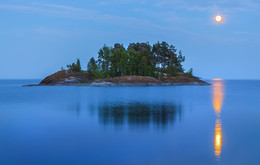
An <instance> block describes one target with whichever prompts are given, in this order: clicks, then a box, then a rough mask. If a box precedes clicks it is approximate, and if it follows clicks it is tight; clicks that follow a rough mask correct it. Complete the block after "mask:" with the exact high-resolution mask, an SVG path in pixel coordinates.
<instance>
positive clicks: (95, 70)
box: [87, 57, 101, 80]
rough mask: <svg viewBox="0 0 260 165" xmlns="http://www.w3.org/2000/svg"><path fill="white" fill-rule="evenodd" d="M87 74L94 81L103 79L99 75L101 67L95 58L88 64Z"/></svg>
mask: <svg viewBox="0 0 260 165" xmlns="http://www.w3.org/2000/svg"><path fill="white" fill-rule="evenodd" d="M87 73H88V74H89V75H90V77H91V79H93V80H94V79H97V78H100V77H101V75H100V73H99V67H98V65H97V62H96V60H95V59H94V58H93V57H92V58H91V59H90V61H89V62H88V66H87Z"/></svg>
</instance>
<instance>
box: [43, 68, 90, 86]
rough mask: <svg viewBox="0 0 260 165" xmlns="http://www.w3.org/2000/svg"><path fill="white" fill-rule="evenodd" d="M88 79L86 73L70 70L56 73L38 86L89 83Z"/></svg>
mask: <svg viewBox="0 0 260 165" xmlns="http://www.w3.org/2000/svg"><path fill="white" fill-rule="evenodd" d="M89 81H90V78H89V76H88V74H87V73H86V72H74V71H71V70H62V71H58V72H56V73H54V74H52V75H50V76H48V77H46V78H45V79H44V80H42V81H41V82H40V85H61V84H65V85H66V84H77V83H86V82H89Z"/></svg>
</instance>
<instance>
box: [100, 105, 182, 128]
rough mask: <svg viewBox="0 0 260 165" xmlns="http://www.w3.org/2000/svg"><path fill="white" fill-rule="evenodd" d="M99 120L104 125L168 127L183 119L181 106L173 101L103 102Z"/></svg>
mask: <svg viewBox="0 0 260 165" xmlns="http://www.w3.org/2000/svg"><path fill="white" fill-rule="evenodd" d="M98 113H99V120H100V122H101V123H103V124H104V125H108V124H112V125H120V126H123V125H127V126H129V127H131V126H134V127H138V128H139V127H141V128H148V127H149V126H154V127H155V128H166V127H167V126H169V125H172V124H173V123H174V122H175V121H176V119H177V118H179V119H181V116H182V110H181V107H180V106H176V105H175V104H171V103H161V102H160V103H150V102H149V103H148V102H147V103H145V102H129V103H122V102H118V103H103V104H99V106H98Z"/></svg>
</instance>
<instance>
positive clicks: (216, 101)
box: [212, 79, 224, 158]
mask: <svg viewBox="0 0 260 165" xmlns="http://www.w3.org/2000/svg"><path fill="white" fill-rule="evenodd" d="M212 94H213V107H214V110H215V113H216V115H217V119H216V124H215V137H214V149H215V156H216V157H218V158H219V157H220V155H221V149H222V131H221V120H220V113H221V108H222V103H223V97H224V90H223V81H222V80H221V79H214V80H213V90H212Z"/></svg>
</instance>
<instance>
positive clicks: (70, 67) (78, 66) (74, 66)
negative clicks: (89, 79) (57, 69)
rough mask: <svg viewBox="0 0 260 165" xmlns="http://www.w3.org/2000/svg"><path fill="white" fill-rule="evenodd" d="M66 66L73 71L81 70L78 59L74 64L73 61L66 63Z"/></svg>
mask: <svg viewBox="0 0 260 165" xmlns="http://www.w3.org/2000/svg"><path fill="white" fill-rule="evenodd" d="M67 68H68V69H69V70H72V71H75V72H80V71H81V65H80V60H79V59H77V62H76V64H75V63H74V62H73V63H72V64H71V65H67Z"/></svg>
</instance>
